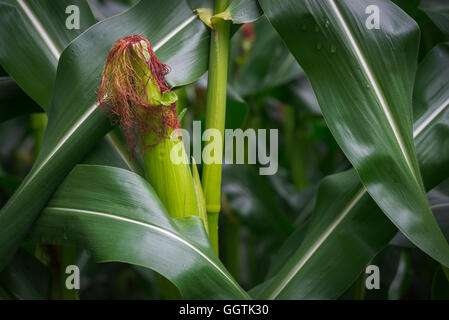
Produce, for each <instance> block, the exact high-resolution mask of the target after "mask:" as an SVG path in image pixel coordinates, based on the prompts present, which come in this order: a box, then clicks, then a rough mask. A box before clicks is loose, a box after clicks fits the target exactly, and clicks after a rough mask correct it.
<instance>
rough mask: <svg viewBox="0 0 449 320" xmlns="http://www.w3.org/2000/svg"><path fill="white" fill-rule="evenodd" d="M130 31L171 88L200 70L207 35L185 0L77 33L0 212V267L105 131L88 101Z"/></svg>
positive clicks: (150, 5) (137, 9)
mask: <svg viewBox="0 0 449 320" xmlns="http://www.w3.org/2000/svg"><path fill="white" fill-rule="evenodd" d="M130 34H141V35H143V36H145V37H147V38H148V39H149V40H150V42H151V43H152V46H153V50H155V52H156V54H157V55H158V57H159V59H160V60H161V61H162V62H164V63H166V64H168V65H169V66H170V68H171V73H170V74H169V76H168V80H169V82H170V84H172V85H182V84H187V83H189V82H192V81H194V80H196V79H197V78H198V77H199V76H201V74H203V73H204V72H205V71H206V68H207V54H208V46H209V32H208V31H207V30H206V27H205V26H204V25H203V23H202V22H201V21H200V20H198V19H197V18H196V16H195V15H194V14H193V12H192V11H191V10H190V8H189V7H188V6H187V5H186V4H185V3H184V2H181V3H180V2H179V1H176V0H168V1H164V3H163V5H161V4H160V3H159V2H153V1H142V2H139V4H137V5H136V6H134V7H133V8H131V9H130V10H128V11H127V12H126V13H124V14H121V15H118V16H114V17H112V18H110V19H106V20H103V21H101V22H100V23H98V24H96V25H95V26H93V27H92V28H90V29H88V30H87V31H86V32H84V33H83V34H82V35H80V36H79V37H78V38H76V39H75V40H74V41H73V42H72V43H71V44H70V45H69V46H68V47H67V49H66V50H65V51H64V52H63V54H62V55H61V58H60V61H59V65H58V74H57V79H56V87H55V90H54V92H55V93H54V96H53V101H52V107H51V109H50V110H49V113H48V117H49V122H48V127H47V131H46V134H45V137H44V141H43V145H42V148H41V151H40V153H39V156H38V158H37V160H36V162H35V164H34V166H33V168H32V170H31V172H30V173H29V174H28V176H27V177H26V179H25V180H24V181H23V183H22V185H21V187H20V188H19V189H18V190H17V191H16V193H15V194H14V195H13V197H12V198H11V199H10V200H9V202H8V203H7V204H6V205H5V206H4V208H3V209H2V211H1V212H0V229H1V230H2V233H1V234H0V242H1V243H2V246H1V248H0V269H1V268H3V267H4V265H5V264H6V263H7V262H8V260H9V258H10V257H11V256H12V255H13V254H14V252H15V248H17V246H18V244H19V243H20V241H21V239H22V238H23V236H24V235H25V233H26V232H27V230H28V228H29V227H30V225H31V224H32V222H33V221H34V220H35V218H36V216H37V215H38V213H39V211H40V210H41V209H42V207H43V206H44V204H45V202H46V201H47V200H48V198H49V197H50V195H51V193H52V192H53V191H54V189H55V188H56V187H57V185H58V184H59V183H60V182H61V180H62V179H63V178H64V176H65V175H66V174H67V173H68V172H69V171H70V170H71V169H72V168H73V166H74V165H75V164H76V163H77V162H78V161H80V160H81V159H82V158H83V156H84V155H85V153H86V152H87V151H89V150H90V149H91V148H92V147H93V146H94V145H95V144H96V143H97V142H98V141H99V139H100V138H101V137H103V136H104V135H105V133H107V132H108V131H109V130H110V125H109V120H108V119H107V118H106V117H105V116H104V115H103V113H102V112H101V111H100V110H99V109H98V106H97V105H96V104H95V101H96V92H97V87H98V85H99V81H100V76H101V72H102V69H103V66H104V62H105V60H106V55H107V53H108V51H109V50H110V49H111V47H112V46H113V44H114V42H115V41H116V40H118V39H121V38H123V37H125V36H128V35H130ZM37 194H39V197H36V195H37Z"/></svg>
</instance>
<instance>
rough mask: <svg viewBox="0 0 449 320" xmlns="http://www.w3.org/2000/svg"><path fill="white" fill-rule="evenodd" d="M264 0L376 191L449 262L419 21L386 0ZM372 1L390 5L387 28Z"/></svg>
mask: <svg viewBox="0 0 449 320" xmlns="http://www.w3.org/2000/svg"><path fill="white" fill-rule="evenodd" d="M260 3H261V6H262V8H263V9H264V12H265V14H266V15H267V16H268V18H269V20H270V22H271V23H272V24H273V25H274V27H275V28H276V29H277V31H278V32H279V33H280V35H281V37H282V38H283V40H284V41H285V43H286V44H287V46H288V47H289V49H290V51H291V52H292V53H293V54H294V56H295V57H296V59H297V60H298V62H299V63H300V65H301V67H302V68H303V69H304V71H305V72H306V74H307V76H308V78H309V80H310V82H311V84H312V87H313V88H314V91H315V94H316V96H317V100H318V102H319V104H320V107H321V110H322V112H323V116H324V117H325V119H326V122H327V124H328V126H329V128H330V130H331V132H332V134H333V135H334V137H335V139H336V140H337V142H338V143H339V145H340V147H341V148H342V150H343V151H344V152H345V154H346V156H347V158H348V160H349V161H350V162H351V163H352V164H353V166H354V168H355V169H356V170H357V173H358V175H359V176H360V179H361V181H362V183H363V184H364V186H365V187H366V189H367V191H368V192H369V194H370V195H371V197H372V198H373V199H374V200H375V201H376V203H377V205H378V206H379V207H380V208H382V210H383V212H384V213H385V214H386V215H387V216H388V217H389V218H390V219H391V221H392V222H393V223H394V224H395V225H396V226H397V227H398V228H399V229H400V230H401V231H402V232H403V233H404V234H406V235H407V237H408V238H409V239H410V240H411V241H412V242H413V243H415V244H416V245H417V246H418V247H419V248H420V249H421V250H423V251H425V252H426V253H427V254H429V255H430V256H431V257H432V258H434V259H436V260H437V261H439V262H441V263H443V264H445V265H449V245H448V244H447V242H446V240H445V238H444V236H443V234H442V233H441V230H440V229H439V227H438V224H437V223H436V221H435V219H434V217H433V215H432V213H431V211H430V209H429V206H428V203H427V200H426V197H425V192H424V187H423V183H422V181H421V174H420V171H419V167H418V161H417V158H416V155H415V148H414V145H413V135H412V114H411V98H412V88H413V82H414V78H415V71H416V62H417V55H418V44H419V29H418V27H417V25H416V23H415V22H414V21H413V20H412V19H411V18H410V17H408V16H407V15H406V14H405V13H404V12H403V11H402V10H401V9H400V8H398V7H397V6H395V5H394V4H392V3H391V2H390V1H384V0H374V1H371V0H361V1H335V0H314V1H301V2H298V1H293V0H287V1H282V3H278V2H277V1H273V0H261V1H260ZM368 5H376V6H378V7H379V9H380V12H384V13H385V12H388V15H387V14H384V15H382V21H381V23H380V29H379V30H375V29H374V30H369V29H368V28H366V26H365V20H366V18H367V17H366V14H365V9H366V8H367V6H368ZM398 25H400V26H401V27H400V28H398V27H397V26H398Z"/></svg>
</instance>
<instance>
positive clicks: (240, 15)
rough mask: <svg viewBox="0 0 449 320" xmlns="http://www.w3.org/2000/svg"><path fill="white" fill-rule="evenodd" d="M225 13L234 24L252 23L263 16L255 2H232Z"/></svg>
mask: <svg viewBox="0 0 449 320" xmlns="http://www.w3.org/2000/svg"><path fill="white" fill-rule="evenodd" d="M226 11H228V12H229V15H230V17H231V20H232V23H236V24H241V23H249V22H254V21H256V20H257V19H259V18H260V17H261V16H262V15H263V12H262V10H261V9H260V7H259V4H258V3H257V1H256V0H240V1H232V2H231V4H230V5H229V7H228V9H227V10H226Z"/></svg>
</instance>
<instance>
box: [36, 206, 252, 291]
mask: <svg viewBox="0 0 449 320" xmlns="http://www.w3.org/2000/svg"><path fill="white" fill-rule="evenodd" d="M45 210H46V211H53V212H56V213H59V212H70V213H73V214H86V215H92V216H100V217H103V218H109V219H113V220H117V221H120V222H123V223H131V224H134V225H139V226H141V227H144V228H148V229H151V230H153V231H156V232H158V233H161V234H164V235H166V236H168V237H170V238H172V239H174V240H175V241H178V242H180V243H182V244H183V245H184V246H186V247H188V248H189V249H191V250H192V251H194V252H195V253H196V254H198V255H199V256H201V257H202V258H203V259H204V260H206V262H207V263H209V264H210V265H212V266H213V267H214V269H216V270H217V271H218V272H219V273H220V274H222V275H223V276H224V277H225V278H226V279H227V280H228V281H229V282H230V283H231V284H232V285H233V286H234V287H235V288H236V289H237V290H238V291H239V292H240V293H241V294H242V296H244V297H246V298H248V295H247V294H246V292H244V291H243V290H242V289H241V288H240V286H239V285H238V284H237V283H236V282H235V281H234V280H233V279H232V278H230V277H229V276H228V275H227V274H226V272H225V271H223V270H222V269H221V268H220V267H219V266H218V265H217V264H216V263H215V262H214V261H213V260H211V259H210V258H209V257H208V256H207V255H206V254H205V253H204V252H202V251H201V250H200V249H199V248H197V247H196V246H194V245H193V244H191V243H190V242H189V241H187V240H185V239H183V238H182V237H181V236H179V235H177V234H175V233H174V232H172V231H170V230H167V229H165V228H162V227H159V226H157V225H154V224H151V223H148V222H143V221H139V220H134V219H130V218H125V217H122V216H119V215H114V214H110V213H105V212H100V211H91V210H83V209H76V208H63V207H47V208H45Z"/></svg>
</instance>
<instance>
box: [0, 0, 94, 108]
mask: <svg viewBox="0 0 449 320" xmlns="http://www.w3.org/2000/svg"><path fill="white" fill-rule="evenodd" d="M69 5H76V6H78V8H79V9H80V28H79V29H78V30H77V29H71V30H69V29H67V28H66V25H65V22H66V19H67V17H68V16H69V15H68V14H66V13H65V11H66V7H67V6H69ZM0 8H1V10H0V43H1V45H0V65H2V67H3V68H4V69H5V70H6V71H7V72H8V74H9V75H10V76H11V77H13V78H14V80H15V81H16V82H17V84H18V85H19V86H20V87H21V88H22V89H23V90H24V91H25V92H26V93H27V94H28V95H29V96H30V97H31V98H32V99H33V100H34V101H36V102H37V103H38V104H39V105H40V106H41V107H42V108H43V109H45V110H48V109H49V107H50V100H51V96H52V92H53V86H54V83H55V77H56V66H57V65H58V60H59V56H60V55H61V52H62V51H63V50H64V48H65V47H66V46H67V45H68V44H69V43H70V41H72V40H73V39H74V38H75V37H77V36H78V35H80V34H81V33H82V32H83V31H84V30H86V29H87V28H88V27H89V26H91V25H92V24H94V23H95V19H94V18H93V16H92V13H91V12H90V9H89V6H88V4H87V2H86V1H82V0H70V1H69V0H61V1H48V0H45V1H42V0H2V1H1V2H0Z"/></svg>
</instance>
